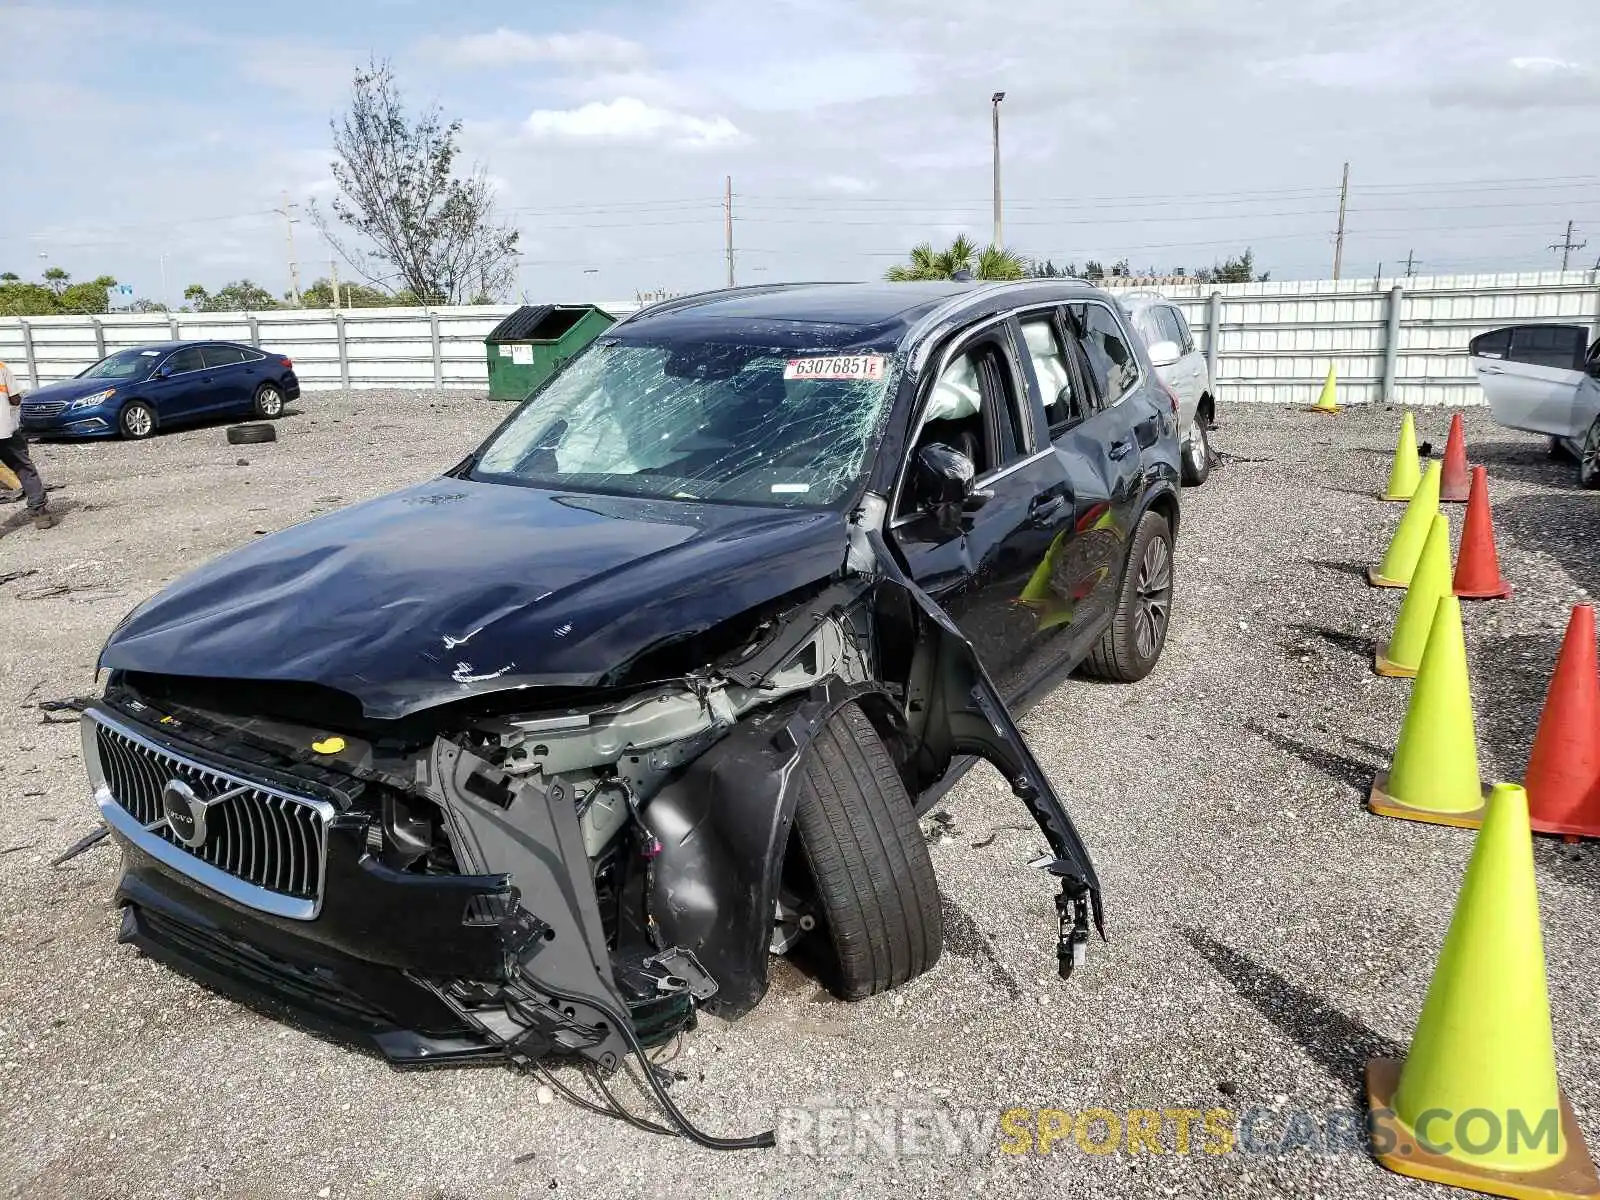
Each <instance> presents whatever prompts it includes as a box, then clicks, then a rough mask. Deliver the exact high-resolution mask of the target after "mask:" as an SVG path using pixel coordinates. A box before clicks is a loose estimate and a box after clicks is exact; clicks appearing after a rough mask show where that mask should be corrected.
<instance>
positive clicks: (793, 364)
mask: <svg viewBox="0 0 1600 1200" xmlns="http://www.w3.org/2000/svg"><path fill="white" fill-rule="evenodd" d="M783 377H784V378H785V379H882V378H883V355H881V354H834V355H828V356H826V357H822V358H791V359H790V360H789V361H788V362H787V363H786V364H785V365H784V368H783Z"/></svg>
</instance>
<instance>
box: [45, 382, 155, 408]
mask: <svg viewBox="0 0 1600 1200" xmlns="http://www.w3.org/2000/svg"><path fill="white" fill-rule="evenodd" d="M138 382H143V381H142V380H132V379H63V380H61V381H60V382H59V383H47V384H45V385H44V386H43V387H41V388H34V389H32V390H31V391H28V392H25V393H23V396H22V402H23V403H24V404H42V403H44V402H45V401H47V400H76V399H77V398H78V397H79V396H92V395H94V393H96V392H103V391H105V390H106V389H107V388H116V389H117V390H118V391H124V390H126V389H128V388H131V387H133V386H134V385H135V383H138Z"/></svg>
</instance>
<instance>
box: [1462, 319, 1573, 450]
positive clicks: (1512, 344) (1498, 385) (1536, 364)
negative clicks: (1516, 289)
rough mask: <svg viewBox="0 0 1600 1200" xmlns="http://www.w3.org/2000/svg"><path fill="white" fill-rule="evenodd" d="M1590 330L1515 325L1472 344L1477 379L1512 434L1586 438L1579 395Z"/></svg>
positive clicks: (1473, 369)
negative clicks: (1522, 433)
mask: <svg viewBox="0 0 1600 1200" xmlns="http://www.w3.org/2000/svg"><path fill="white" fill-rule="evenodd" d="M1587 342H1588V330H1587V329H1585V328H1584V327H1583V326H1582V325H1511V326H1507V327H1506V328H1503V329H1495V330H1491V331H1490V332H1488V333H1482V334H1479V335H1478V336H1477V337H1475V338H1473V339H1472V341H1471V342H1470V343H1468V354H1469V355H1470V356H1471V358H1470V362H1471V364H1472V373H1473V374H1474V375H1476V376H1477V379H1478V383H1479V385H1480V386H1481V387H1482V388H1483V394H1484V395H1485V396H1486V397H1487V398H1488V400H1489V408H1490V410H1491V411H1492V412H1493V413H1494V419H1495V421H1496V422H1498V423H1499V424H1501V425H1506V426H1509V427H1510V428H1512V429H1525V430H1528V431H1529V432H1531V433H1546V434H1551V435H1553V436H1555V437H1563V438H1576V437H1580V436H1581V435H1582V434H1583V432H1584V430H1585V429H1586V428H1587V427H1588V422H1586V421H1585V422H1581V425H1580V417H1581V413H1580V407H1579V393H1580V390H1582V389H1583V388H1584V385H1585V381H1586V380H1587V379H1588V378H1589V377H1588V375H1587V374H1586V373H1585V370H1584V347H1585V345H1586V344H1587Z"/></svg>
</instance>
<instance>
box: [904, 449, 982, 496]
mask: <svg viewBox="0 0 1600 1200" xmlns="http://www.w3.org/2000/svg"><path fill="white" fill-rule="evenodd" d="M916 470H917V493H918V495H919V497H920V498H921V499H922V500H923V501H924V502H925V503H927V504H930V505H935V506H937V505H941V504H960V503H962V502H963V501H965V500H966V498H967V497H968V496H970V495H972V491H973V480H975V479H977V477H978V468H977V467H976V466H974V465H973V462H972V460H971V459H970V458H968V457H967V456H966V455H965V454H963V453H961V451H959V450H955V449H952V448H951V447H949V446H946V445H945V444H944V443H943V442H930V443H929V444H928V445H926V446H924V447H923V448H922V449H921V450H918V451H917V468H916Z"/></svg>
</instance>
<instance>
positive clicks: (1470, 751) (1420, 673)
mask: <svg viewBox="0 0 1600 1200" xmlns="http://www.w3.org/2000/svg"><path fill="white" fill-rule="evenodd" d="M1483 794H1484V793H1483V786H1482V785H1481V784H1480V783H1479V782H1478V742H1477V738H1476V737H1475V736H1474V734H1473V730H1472V691H1471V689H1470V687H1469V686H1468V683H1467V643H1466V639H1465V638H1464V637H1463V636H1462V632H1461V601H1459V600H1457V599H1456V598H1455V596H1453V595H1451V594H1450V593H1448V592H1447V593H1446V594H1445V595H1443V596H1441V597H1440V598H1439V600H1438V603H1437V604H1436V605H1435V606H1434V612H1433V627H1432V628H1431V629H1430V630H1429V631H1428V648H1427V649H1426V650H1424V651H1423V652H1422V666H1421V667H1420V668H1419V669H1418V670H1417V682H1416V684H1415V685H1414V686H1413V687H1412V689H1411V703H1410V704H1409V705H1407V706H1406V719H1405V724H1403V725H1402V726H1401V727H1400V740H1399V741H1398V742H1397V743H1395V748H1394V761H1393V762H1391V763H1390V764H1389V770H1388V772H1387V773H1385V772H1381V771H1380V772H1379V773H1378V777H1377V778H1376V779H1374V780H1373V781H1372V792H1371V794H1370V795H1368V797H1367V808H1368V809H1369V810H1370V811H1372V812H1375V813H1377V814H1378V815H1380V816H1384V817H1404V818H1406V819H1407V820H1411V821H1428V822H1430V823H1432V824H1434V825H1459V826H1463V827H1469V828H1470V827H1474V826H1476V825H1478V823H1479V822H1480V821H1481V820H1482V819H1483Z"/></svg>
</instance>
